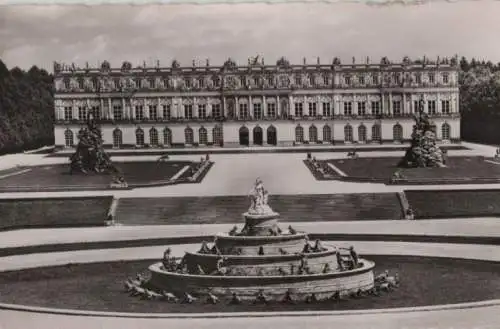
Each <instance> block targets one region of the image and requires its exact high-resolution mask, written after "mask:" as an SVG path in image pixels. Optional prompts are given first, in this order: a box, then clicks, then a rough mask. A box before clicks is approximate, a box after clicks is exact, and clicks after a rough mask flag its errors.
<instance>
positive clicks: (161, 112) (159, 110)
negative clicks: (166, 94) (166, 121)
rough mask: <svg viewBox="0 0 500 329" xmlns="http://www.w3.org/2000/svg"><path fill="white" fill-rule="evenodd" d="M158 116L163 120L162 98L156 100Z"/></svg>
mask: <svg viewBox="0 0 500 329" xmlns="http://www.w3.org/2000/svg"><path fill="white" fill-rule="evenodd" d="M156 115H157V116H158V118H161V119H163V107H162V106H161V105H160V97H157V99H156Z"/></svg>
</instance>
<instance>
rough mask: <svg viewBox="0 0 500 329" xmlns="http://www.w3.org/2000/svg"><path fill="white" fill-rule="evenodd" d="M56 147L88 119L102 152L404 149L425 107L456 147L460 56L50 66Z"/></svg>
mask: <svg viewBox="0 0 500 329" xmlns="http://www.w3.org/2000/svg"><path fill="white" fill-rule="evenodd" d="M54 75H55V79H54V83H55V119H56V124H55V140H56V145H57V146H66V147H72V146H74V145H75V144H76V143H77V139H78V132H79V130H80V129H82V128H83V127H84V126H85V123H86V120H87V119H88V117H89V116H90V115H92V117H94V118H95V119H96V120H98V122H99V124H100V125H101V129H102V132H103V139H104V142H105V145H106V146H109V147H115V148H127V147H158V148H160V147H177V146H203V145H215V146H236V145H297V144H325V143H328V144H345V143H401V142H404V141H407V140H409V139H410V138H411V134H412V129H413V125H414V119H413V115H414V114H415V113H416V112H417V111H418V109H419V104H423V108H424V111H425V112H426V113H427V114H428V115H429V116H430V118H431V120H432V121H433V122H434V125H435V132H436V135H437V138H438V140H440V141H442V142H454V141H459V140H460V114H459V88H458V67H457V60H456V58H452V59H446V58H445V59H439V58H438V60H437V61H429V60H427V59H425V58H424V59H423V60H420V61H412V60H410V59H409V58H407V57H405V58H404V59H403V60H402V61H401V62H399V63H392V62H390V61H389V60H388V59H387V58H383V59H382V60H381V61H380V62H378V63H370V61H369V59H368V58H367V59H366V60H365V61H364V62H363V63H356V62H355V60H354V59H353V61H352V63H349V64H343V63H341V62H340V60H339V59H338V58H335V59H334V60H333V61H332V63H330V64H321V63H320V60H319V59H318V60H317V62H316V63H306V61H305V60H304V62H303V63H302V65H292V64H290V63H289V62H288V61H287V60H286V59H285V58H281V59H279V60H278V61H277V62H276V64H275V65H266V64H264V61H263V59H258V58H254V59H250V60H249V61H248V64H247V65H244V66H240V65H237V64H236V63H235V62H234V61H233V60H231V59H229V60H227V61H226V62H225V63H224V64H223V65H222V66H212V65H210V63H209V61H208V60H207V62H206V63H203V64H201V65H200V64H199V63H196V62H195V61H193V63H192V65H191V66H181V65H180V64H179V63H178V62H177V61H173V62H172V64H171V66H170V67H160V65H159V64H157V65H156V66H153V67H148V66H146V65H143V66H141V67H136V68H133V67H132V65H131V64H130V63H128V62H124V63H123V64H122V66H121V67H120V68H112V67H111V66H110V64H109V63H108V62H103V63H102V64H101V65H100V67H96V68H90V67H88V66H87V67H85V68H78V67H75V66H74V65H73V66H67V65H63V64H59V63H55V64H54Z"/></svg>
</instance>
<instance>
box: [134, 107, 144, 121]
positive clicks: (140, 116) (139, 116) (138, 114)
mask: <svg viewBox="0 0 500 329" xmlns="http://www.w3.org/2000/svg"><path fill="white" fill-rule="evenodd" d="M135 119H136V120H144V107H143V106H142V105H136V106H135Z"/></svg>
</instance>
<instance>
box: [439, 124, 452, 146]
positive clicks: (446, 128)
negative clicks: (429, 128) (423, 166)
mask: <svg viewBox="0 0 500 329" xmlns="http://www.w3.org/2000/svg"><path fill="white" fill-rule="evenodd" d="M450 135H451V127H450V125H449V124H448V123H447V122H445V123H443V125H442V126H441V139H442V140H445V141H449V140H450Z"/></svg>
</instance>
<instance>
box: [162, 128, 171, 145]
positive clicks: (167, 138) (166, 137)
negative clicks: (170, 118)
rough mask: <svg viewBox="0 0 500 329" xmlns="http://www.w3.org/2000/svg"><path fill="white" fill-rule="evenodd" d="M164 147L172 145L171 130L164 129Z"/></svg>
mask: <svg viewBox="0 0 500 329" xmlns="http://www.w3.org/2000/svg"><path fill="white" fill-rule="evenodd" d="M163 145H165V146H170V145H172V131H171V130H170V129H169V128H165V129H163Z"/></svg>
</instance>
